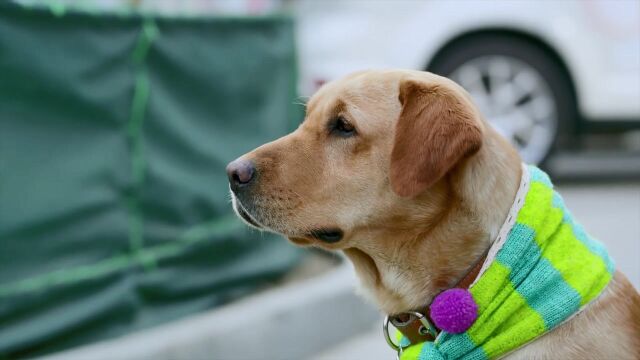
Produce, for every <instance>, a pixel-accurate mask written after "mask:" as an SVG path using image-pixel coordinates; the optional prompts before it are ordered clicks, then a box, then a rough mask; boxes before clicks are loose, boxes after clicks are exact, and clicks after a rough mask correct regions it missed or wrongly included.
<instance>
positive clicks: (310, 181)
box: [227, 70, 640, 359]
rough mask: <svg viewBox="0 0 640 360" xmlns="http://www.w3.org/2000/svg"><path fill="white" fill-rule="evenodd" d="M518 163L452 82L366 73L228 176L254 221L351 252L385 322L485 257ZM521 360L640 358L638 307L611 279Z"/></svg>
mask: <svg viewBox="0 0 640 360" xmlns="http://www.w3.org/2000/svg"><path fill="white" fill-rule="evenodd" d="M522 171H523V170H522V167H521V159H520V157H519V156H518V154H517V152H516V151H515V149H514V148H513V147H512V146H511V145H510V144H509V143H508V142H507V141H506V140H505V139H504V138H502V137H501V136H500V135H498V134H497V133H496V131H494V130H493V129H492V128H491V127H490V126H488V124H487V122H486V121H485V119H483V117H482V115H481V114H480V113H479V112H478V109H477V108H476V107H475V106H474V104H473V102H472V100H471V98H470V96H469V95H468V94H467V93H466V92H465V90H463V89H462V88H461V87H460V86H458V85H457V84H455V83H454V82H452V81H450V80H448V79H446V78H443V77H440V76H437V75H435V74H431V73H427V72H419V71H404V70H386V71H365V72H359V73H355V74H352V75H350V76H348V77H346V78H344V79H341V80H338V81H335V82H332V83H329V84H327V85H325V86H324V87H322V88H321V89H320V90H319V91H318V92H317V93H316V94H315V95H314V96H313V97H312V98H311V100H310V101H309V103H308V106H307V114H306V118H305V120H304V122H303V123H302V124H301V125H300V126H299V127H298V129H297V130H296V131H294V132H293V133H291V134H289V135H287V136H284V137H282V138H280V139H278V140H276V141H274V142H271V143H268V144H265V145H263V146H261V147H259V148H257V149H255V150H253V151H251V152H250V153H248V154H245V155H243V156H242V157H240V158H239V159H237V160H235V161H234V162H232V163H230V164H229V166H228V167H227V173H228V175H229V180H230V187H231V189H232V194H233V195H232V198H233V206H234V209H235V211H236V212H237V213H238V215H239V216H240V217H241V218H242V219H244V221H245V222H247V223H248V224H250V225H251V226H253V227H256V228H258V229H261V230H266V231H272V232H276V233H279V234H282V235H284V236H286V237H287V238H288V239H289V240H291V241H292V242H293V243H294V244H297V245H303V246H306V245H310V246H317V247H320V248H323V249H328V250H335V251H342V252H344V254H345V255H346V256H347V257H348V258H349V259H350V260H351V262H353V265H354V267H355V270H356V272H357V275H358V277H359V279H360V282H361V288H362V291H361V292H362V293H363V294H364V295H365V296H366V297H368V298H370V299H371V300H372V301H373V302H374V303H375V304H377V306H378V307H379V308H380V309H381V310H382V311H384V312H386V313H387V314H400V313H404V312H407V311H410V310H415V309H424V308H425V306H426V305H429V304H430V303H431V301H432V300H433V298H434V296H436V295H437V294H438V293H440V292H441V291H443V290H445V289H449V288H451V287H453V286H455V285H456V284H457V283H458V282H459V281H460V280H461V279H462V278H463V277H464V276H465V274H467V273H468V272H469V269H470V268H471V267H473V266H474V264H476V263H477V262H478V261H479V259H481V258H482V257H483V256H484V254H485V253H486V252H487V249H488V248H489V247H490V246H491V245H492V242H493V241H494V239H495V238H496V236H497V234H498V232H499V229H500V227H501V225H502V224H503V222H504V221H505V217H506V216H507V214H508V212H509V209H510V207H511V206H512V203H513V201H514V197H515V195H516V192H517V191H518V187H519V183H520V178H521V174H522ZM508 356H509V358H514V359H596V358H597V359H638V358H640V296H639V295H638V293H637V291H636V290H635V289H634V288H633V286H632V285H631V284H630V283H629V281H628V280H627V279H626V278H625V276H624V275H623V274H621V273H619V272H616V273H615V274H614V276H613V279H612V280H611V282H610V283H609V285H608V286H607V288H606V289H605V290H604V291H603V293H602V294H601V295H600V296H599V297H598V298H597V299H596V300H595V301H593V302H591V303H590V304H589V305H588V306H587V308H586V309H585V310H584V311H583V312H582V313H581V314H580V316H576V317H573V318H572V319H571V320H569V321H567V322H564V323H563V324H562V325H560V326H558V327H556V328H555V329H553V330H552V331H550V332H548V333H547V334H545V335H544V336H541V337H539V338H537V339H536V340H535V341H534V342H531V343H529V344H527V345H525V346H523V347H520V348H519V349H517V350H516V351H514V352H511V353H510V354H509V355H508Z"/></svg>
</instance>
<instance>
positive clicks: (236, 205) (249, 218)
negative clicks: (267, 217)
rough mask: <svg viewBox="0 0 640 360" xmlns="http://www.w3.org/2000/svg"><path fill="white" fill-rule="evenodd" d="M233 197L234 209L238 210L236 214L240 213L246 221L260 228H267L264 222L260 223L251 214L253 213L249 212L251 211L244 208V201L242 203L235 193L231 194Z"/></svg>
mask: <svg viewBox="0 0 640 360" xmlns="http://www.w3.org/2000/svg"><path fill="white" fill-rule="evenodd" d="M231 199H232V200H231V201H232V203H233V210H235V211H236V214H238V216H239V217H240V218H241V219H242V220H243V221H244V222H245V223H247V224H248V225H250V226H252V227H254V228H256V229H259V230H264V229H265V227H264V226H263V225H262V224H260V223H259V222H258V221H257V220H256V219H255V218H254V217H253V216H251V214H249V212H248V211H247V210H246V209H245V208H244V206H243V205H242V203H240V201H239V200H238V199H237V198H236V197H235V196H234V195H231Z"/></svg>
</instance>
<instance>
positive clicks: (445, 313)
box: [430, 289, 478, 334]
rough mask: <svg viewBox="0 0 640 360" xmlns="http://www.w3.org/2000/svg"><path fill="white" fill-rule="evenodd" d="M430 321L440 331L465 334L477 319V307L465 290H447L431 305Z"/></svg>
mask: <svg viewBox="0 0 640 360" xmlns="http://www.w3.org/2000/svg"><path fill="white" fill-rule="evenodd" d="M430 311H431V313H430V314H431V319H432V320H433V322H434V323H435V324H436V326H437V327H439V328H440V329H442V330H444V331H446V332H448V333H452V334H459V333H463V332H465V331H466V330H467V329H468V328H469V327H471V325H473V322H474V321H476V318H477V317H478V305H477V304H476V302H475V300H473V296H472V295H471V293H470V292H469V291H468V290H467V289H449V290H446V291H443V292H442V293H440V295H438V296H436V298H435V299H434V300H433V303H431V308H430Z"/></svg>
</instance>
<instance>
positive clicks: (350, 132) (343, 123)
mask: <svg viewBox="0 0 640 360" xmlns="http://www.w3.org/2000/svg"><path fill="white" fill-rule="evenodd" d="M329 131H330V132H331V134H335V135H338V136H341V137H345V138H346V137H351V136H354V135H355V134H356V128H355V127H353V125H351V124H350V123H349V122H348V121H347V120H346V119H345V118H343V117H342V116H338V117H337V118H335V119H333V120H332V121H331V122H330V123H329Z"/></svg>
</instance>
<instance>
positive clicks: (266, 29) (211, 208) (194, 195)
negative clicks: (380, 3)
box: [0, 3, 300, 358]
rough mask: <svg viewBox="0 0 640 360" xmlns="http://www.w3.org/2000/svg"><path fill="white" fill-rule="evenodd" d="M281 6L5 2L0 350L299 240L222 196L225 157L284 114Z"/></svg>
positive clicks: (186, 291) (245, 283)
mask: <svg viewBox="0 0 640 360" xmlns="http://www.w3.org/2000/svg"><path fill="white" fill-rule="evenodd" d="M294 55H295V54H294V45H293V27H292V22H291V20H290V19H289V18H286V17H267V18H207V19H201V18H191V19H168V18H155V19H154V18H149V17H142V16H117V15H104V16H101V15H96V14H78V13H66V14H63V15H60V14H53V13H52V12H50V11H49V10H48V9H30V8H26V9H25V8H20V7H18V6H16V5H10V4H7V3H3V4H2V5H0V358H14V357H22V356H30V355H36V354H44V353H49V352H52V351H57V350H62V349H66V348H69V347H72V346H76V345H79V344H85V343H88V342H93V341H97V340H99V339H105V338H110V337H114V336H118V335H122V334H125V333H127V332H131V331H134V330H137V329H141V328H144V327H148V326H152V325H156V324H159V323H162V322H166V321H169V320H171V319H176V318H179V317H182V316H185V315H188V314H192V313H195V312H198V311H202V310H205V309H209V308H212V307H215V306H216V305H219V304H222V303H224V302H227V301H230V300H232V299H234V298H237V297H238V296H241V295H243V294H247V293H248V292H250V291H252V290H254V289H256V287H258V286H262V285H264V284H266V283H268V282H270V281H272V280H273V279H275V278H277V277H278V276H279V275H281V274H283V273H284V272H285V271H287V270H288V269H290V268H291V266H293V265H294V263H295V262H296V261H297V259H298V258H299V256H300V253H299V252H298V251H297V250H295V248H294V247H292V246H290V245H289V244H287V243H286V242H285V241H283V240H282V239H278V238H275V237H273V236H270V235H260V234H256V233H253V232H250V231H248V230H246V229H245V227H244V226H242V225H241V224H240V223H239V221H238V220H236V219H235V217H234V216H233V215H232V213H231V209H230V204H229V198H228V196H229V195H228V192H227V191H228V190H227V189H228V187H227V180H226V176H225V174H224V167H225V165H226V163H227V162H228V161H230V160H232V159H233V158H235V157H237V156H239V155H241V154H242V153H244V152H246V151H248V150H250V149H251V148H253V147H255V146H257V145H259V144H261V143H263V142H265V141H267V140H269V139H273V138H276V137H278V136H280V135H282V134H284V133H286V132H287V131H289V130H290V129H291V127H292V125H293V122H294V121H295V120H296V118H297V117H298V113H299V111H300V109H297V108H296V106H295V105H294V95H295V92H294V87H295V56H294Z"/></svg>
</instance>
